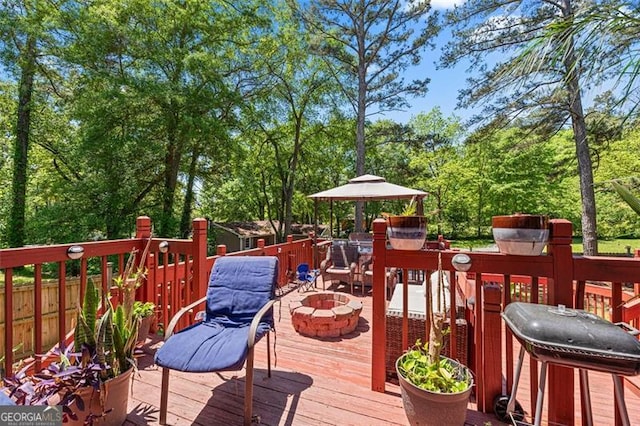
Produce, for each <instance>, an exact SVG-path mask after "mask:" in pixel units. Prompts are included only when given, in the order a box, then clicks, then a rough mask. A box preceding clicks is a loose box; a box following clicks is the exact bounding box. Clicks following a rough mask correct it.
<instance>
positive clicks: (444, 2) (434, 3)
mask: <svg viewBox="0 0 640 426" xmlns="http://www.w3.org/2000/svg"><path fill="white" fill-rule="evenodd" d="M464 2H465V0H431V7H433V8H434V9H453V6H460V5H462V3H464Z"/></svg>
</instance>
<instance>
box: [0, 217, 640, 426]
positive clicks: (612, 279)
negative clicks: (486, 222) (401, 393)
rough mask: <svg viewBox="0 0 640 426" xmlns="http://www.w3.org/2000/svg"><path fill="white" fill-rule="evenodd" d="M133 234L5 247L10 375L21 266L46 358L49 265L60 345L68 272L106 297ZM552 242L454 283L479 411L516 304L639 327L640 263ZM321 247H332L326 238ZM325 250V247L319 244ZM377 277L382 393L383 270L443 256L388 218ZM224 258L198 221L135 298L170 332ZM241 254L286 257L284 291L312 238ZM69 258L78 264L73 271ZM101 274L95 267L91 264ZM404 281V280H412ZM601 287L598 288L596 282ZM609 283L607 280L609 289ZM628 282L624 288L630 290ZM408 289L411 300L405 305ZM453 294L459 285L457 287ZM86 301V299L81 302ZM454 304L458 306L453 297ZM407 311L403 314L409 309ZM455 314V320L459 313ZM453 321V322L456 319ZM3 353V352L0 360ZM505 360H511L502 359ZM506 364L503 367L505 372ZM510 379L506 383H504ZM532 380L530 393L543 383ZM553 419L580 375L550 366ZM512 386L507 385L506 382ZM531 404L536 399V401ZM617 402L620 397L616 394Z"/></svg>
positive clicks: (560, 234) (158, 246)
mask: <svg viewBox="0 0 640 426" xmlns="http://www.w3.org/2000/svg"><path fill="white" fill-rule="evenodd" d="M136 226H137V231H136V237H135V238H132V239H123V240H113V241H99V242H83V243H75V244H61V245H52V246H41V247H24V248H17V249H5V250H0V270H2V271H3V272H4V290H5V297H4V306H2V308H4V315H0V319H2V317H3V316H4V325H5V330H4V340H5V346H4V348H5V351H4V352H5V353H4V356H5V360H4V367H5V370H6V371H10V368H11V367H12V365H13V362H14V357H13V355H12V352H11V350H10V348H13V347H14V346H15V344H16V343H18V342H16V341H15V338H14V330H13V325H14V315H15V314H14V312H15V311H16V308H17V309H18V310H19V307H16V306H14V298H13V294H14V290H15V288H14V270H15V269H16V268H19V267H22V266H33V271H34V279H33V282H34V292H33V293H34V296H33V304H34V325H33V337H32V338H33V340H34V342H33V348H34V349H33V352H34V353H35V354H42V353H43V352H44V351H46V349H47V348H45V347H44V344H43V339H42V335H43V326H42V318H41V317H42V315H41V314H42V276H43V272H42V269H43V266H44V265H45V264H49V263H53V264H55V265H56V267H57V269H58V278H57V281H58V290H59V291H58V296H57V299H58V300H57V304H58V307H57V310H58V313H59V315H58V327H57V330H56V332H57V340H58V342H59V343H61V344H63V345H64V343H65V342H66V341H67V337H68V334H69V333H70V330H71V327H72V324H71V323H70V321H68V320H65V315H63V314H60V313H64V312H65V310H67V308H68V305H69V301H68V295H67V294H66V280H67V269H68V268H70V267H78V265H77V264H79V275H80V283H81V285H80V294H82V293H83V291H84V288H85V286H86V282H87V279H88V278H87V270H88V264H89V262H91V264H92V265H95V264H97V265H98V267H97V269H99V272H100V276H101V278H100V287H101V288H102V291H103V295H105V296H106V295H107V294H109V290H110V287H111V283H110V282H109V278H108V274H107V270H108V269H109V268H108V263H109V261H112V262H113V263H115V269H116V274H117V271H122V270H123V266H124V263H125V261H126V258H127V256H128V255H129V253H130V252H131V251H132V250H133V249H136V250H138V251H139V252H142V250H143V249H144V246H145V244H146V242H147V241H148V239H149V238H151V237H152V236H151V220H150V219H149V218H148V217H140V218H138V220H137V222H136ZM550 227H551V235H552V238H551V241H550V242H549V245H548V250H547V254H546V255H542V256H509V255H504V254H499V253H480V252H467V254H468V255H469V256H470V257H471V259H472V265H471V269H470V271H469V273H467V274H462V273H457V274H455V276H456V281H457V284H458V287H459V288H460V289H462V291H463V293H464V295H465V297H466V298H467V299H469V300H473V301H474V305H473V306H474V309H473V310H468V311H467V319H468V322H469V324H470V327H469V329H470V330H472V336H471V339H470V340H471V345H470V349H471V358H470V359H471V361H470V364H471V367H472V369H473V371H474V372H475V375H476V394H477V395H476V400H477V402H478V408H479V409H480V410H481V411H485V412H488V411H491V409H492V405H491V404H492V401H493V398H494V397H495V395H497V394H500V393H502V392H503V389H505V388H506V389H510V388H511V385H512V383H513V371H512V370H513V359H514V354H513V352H512V351H506V352H505V353H503V351H502V350H501V348H502V347H503V344H502V343H503V342H505V343H507V344H506V345H504V346H505V347H509V348H510V347H512V346H510V345H509V343H510V342H511V341H512V336H511V334H510V333H509V332H508V331H505V332H503V331H502V330H503V327H502V326H501V325H502V321H501V318H500V312H501V311H502V309H503V308H504V306H505V305H506V304H508V303H509V302H511V301H512V300H527V301H530V302H532V303H547V304H552V305H555V304H560V303H561V304H565V305H567V306H575V307H584V308H586V309H590V310H593V311H594V312H596V313H598V314H599V315H602V316H605V317H607V316H608V318H610V319H611V320H613V321H619V320H621V319H624V320H625V321H627V322H629V321H636V324H637V319H638V318H639V317H640V303H639V299H635V300H633V301H632V302H630V303H628V304H623V302H625V301H626V300H628V299H629V297H630V295H629V294H627V293H625V288H627V287H628V284H629V283H634V282H635V284H633V289H634V293H635V294H637V293H638V290H639V287H640V284H638V283H637V281H638V279H639V277H640V258H636V259H629V258H612V257H586V256H574V255H573V254H572V252H571V246H570V243H571V234H572V228H571V224H570V223H569V222H567V221H564V220H553V221H551V224H550ZM320 244H328V242H322V243H320ZM320 244H319V245H320ZM373 245H374V251H373V256H374V257H375V262H374V277H373V319H372V333H373V336H372V340H373V345H372V346H373V347H372V369H371V372H372V378H371V379H372V388H373V389H374V390H377V391H384V387H385V379H386V372H385V351H386V344H385V343H386V342H385V340H386V335H385V320H386V318H385V315H386V294H385V293H386V285H385V273H384V271H385V268H386V267H397V268H400V269H402V270H404V274H403V276H405V277H407V276H408V275H409V274H408V271H409V270H419V271H423V272H424V273H425V276H427V275H426V274H427V273H429V272H430V271H435V270H436V269H437V265H438V261H437V257H438V255H437V254H438V250H421V251H397V250H390V249H387V245H386V225H385V222H384V221H382V220H377V221H376V222H375V223H374V243H373ZM72 246H81V247H82V248H83V249H84V254H83V256H82V258H81V259H80V260H75V261H72V260H70V259H69V257H68V255H67V252H68V250H69V248H70V247H72ZM441 253H442V260H443V265H444V269H446V270H450V271H452V273H455V271H453V268H452V267H451V258H452V257H453V256H454V255H455V254H456V253H458V252H457V251H453V250H443V251H441ZM223 255H227V253H226V248H225V247H224V246H219V247H218V249H217V254H216V255H215V256H207V223H206V221H205V220H204V219H196V220H194V222H193V237H192V239H191V240H178V239H160V238H152V239H151V245H150V251H149V255H148V257H147V259H146V267H147V268H148V276H147V281H146V283H145V285H144V286H143V287H141V288H140V289H139V290H138V294H137V298H138V299H139V300H144V301H153V302H154V303H156V305H157V307H158V322H159V323H160V324H161V325H165V326H166V322H167V321H168V319H169V318H171V316H172V315H173V314H174V313H175V312H177V310H179V309H180V308H182V307H183V306H185V305H187V304H188V303H190V302H192V301H194V300H197V299H198V298H199V297H201V296H203V295H204V294H205V291H206V287H207V281H208V275H209V271H210V270H211V267H212V265H213V263H214V262H215V259H216V258H217V257H219V256H223ZM228 255H236V256H245V255H251V256H260V255H274V256H277V257H278V258H279V259H280V272H279V278H278V282H279V284H280V285H285V284H287V283H288V282H290V281H292V280H291V278H292V277H293V274H294V273H295V268H296V266H297V265H298V264H299V263H302V262H308V263H312V259H313V241H312V240H311V239H303V240H298V241H293V238H291V237H289V238H288V239H287V242H286V243H283V244H277V245H273V246H268V247H265V246H264V241H262V242H259V244H258V248H256V249H253V250H248V251H243V252H236V253H229V254H228ZM70 262H76V263H77V264H76V265H73V264H71V263H70ZM94 269H95V268H94ZM405 281H406V280H405ZM504 283H509V286H508V288H509V290H510V291H503V290H504V288H505V285H504ZM594 283H597V284H594ZM602 283H606V286H603V285H602ZM625 284H627V286H626V287H625ZM406 286H407V284H404V287H405V297H404V301H405V303H406V301H407V297H406V294H407V293H406V291H407V287H406ZM451 291H452V292H453V291H455V286H451ZM80 297H81V296H80ZM450 300H456V299H455V294H452V295H451V299H450ZM406 308H407V306H405V307H404V309H403V311H404V312H405V313H406V312H407V309H406ZM455 311H456V310H455V309H452V310H451V315H452V316H453V315H455ZM452 319H453V318H452ZM451 324H452V327H451V332H450V335H449V338H450V339H451V342H450V344H451V347H455V346H454V345H455V341H456V333H457V330H456V327H455V324H456V321H451ZM410 343H411V342H408V332H407V318H406V316H405V318H403V330H402V344H403V346H404V347H408V345H409V344H410ZM0 356H1V354H0ZM503 360H505V361H506V362H503ZM532 364H534V365H533V366H532V367H531V368H532V373H535V374H532V382H533V383H535V377H537V373H536V370H535V368H536V367H535V363H532ZM503 365H505V366H506V367H505V371H503ZM503 377H505V378H506V380H505V382H506V383H504V384H503ZM533 383H532V386H531V392H532V394H534V393H535V389H536V386H535V385H534V384H533ZM548 383H549V384H548V389H549V403H548V410H549V411H548V412H549V421H550V422H558V423H563V424H573V422H574V420H573V416H574V404H575V403H574V400H575V398H574V392H573V374H572V372H571V370H570V369H566V368H561V367H550V369H549V381H548ZM505 384H506V386H504V385H505ZM531 400H535V395H533V396H532V399H531ZM612 400H613V398H612Z"/></svg>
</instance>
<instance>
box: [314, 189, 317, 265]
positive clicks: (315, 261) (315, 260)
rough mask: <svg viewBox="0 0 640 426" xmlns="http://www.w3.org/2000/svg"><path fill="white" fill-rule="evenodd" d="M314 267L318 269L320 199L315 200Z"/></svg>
mask: <svg viewBox="0 0 640 426" xmlns="http://www.w3.org/2000/svg"><path fill="white" fill-rule="evenodd" d="M313 217H314V220H313V269H318V199H317V198H316V199H315V200H313Z"/></svg>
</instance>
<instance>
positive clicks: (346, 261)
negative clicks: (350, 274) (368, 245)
mask: <svg viewBox="0 0 640 426" xmlns="http://www.w3.org/2000/svg"><path fill="white" fill-rule="evenodd" d="M357 261H358V248H357V247H354V246H348V245H332V246H331V263H332V264H333V267H336V268H348V267H349V265H351V263H352V262H357Z"/></svg>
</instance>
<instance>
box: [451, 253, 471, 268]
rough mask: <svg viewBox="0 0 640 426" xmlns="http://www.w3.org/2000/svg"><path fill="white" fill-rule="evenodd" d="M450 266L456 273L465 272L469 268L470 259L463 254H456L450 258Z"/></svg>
mask: <svg viewBox="0 0 640 426" xmlns="http://www.w3.org/2000/svg"><path fill="white" fill-rule="evenodd" d="M451 264H452V265H453V267H454V268H456V271H458V272H467V271H468V270H469V269H470V268H471V258H470V257H469V256H468V255H466V254H464V253H458V254H456V255H455V256H453V258H451Z"/></svg>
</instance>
